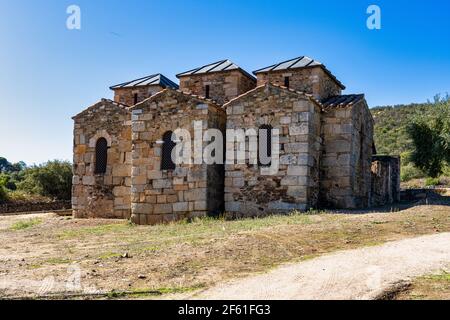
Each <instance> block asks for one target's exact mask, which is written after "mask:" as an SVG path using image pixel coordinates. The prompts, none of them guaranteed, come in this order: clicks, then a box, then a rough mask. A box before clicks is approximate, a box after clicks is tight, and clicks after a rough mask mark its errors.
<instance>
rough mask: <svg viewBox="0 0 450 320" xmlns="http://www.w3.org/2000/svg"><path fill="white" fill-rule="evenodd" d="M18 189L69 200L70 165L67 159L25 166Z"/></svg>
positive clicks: (70, 187)
mask: <svg viewBox="0 0 450 320" xmlns="http://www.w3.org/2000/svg"><path fill="white" fill-rule="evenodd" d="M18 189H20V190H24V191H27V192H29V193H34V194H40V195H43V196H47V197H52V198H55V199H59V200H70V198H71V189H72V165H71V163H70V162H68V161H59V160H54V161H49V162H47V163H44V164H42V165H39V166H33V167H30V168H27V169H26V170H25V171H24V176H23V181H22V182H20V183H19V184H18Z"/></svg>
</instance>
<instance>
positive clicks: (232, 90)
mask: <svg viewBox="0 0 450 320" xmlns="http://www.w3.org/2000/svg"><path fill="white" fill-rule="evenodd" d="M177 78H178V79H180V89H181V90H182V91H183V92H186V93H190V94H194V95H198V96H201V97H204V98H207V99H212V100H214V101H215V102H217V103H218V104H224V103H226V102H228V101H230V100H231V99H233V98H236V97H237V96H239V95H241V94H243V93H245V92H247V91H249V90H251V89H253V88H255V87H256V79H255V78H254V77H253V76H252V75H250V74H249V73H248V72H246V71H245V70H243V69H242V68H240V67H239V66H238V65H236V64H235V63H233V62H231V61H230V60H221V61H218V62H214V63H211V64H208V65H205V66H202V67H199V68H195V69H192V70H189V71H186V72H183V73H180V74H178V75H177Z"/></svg>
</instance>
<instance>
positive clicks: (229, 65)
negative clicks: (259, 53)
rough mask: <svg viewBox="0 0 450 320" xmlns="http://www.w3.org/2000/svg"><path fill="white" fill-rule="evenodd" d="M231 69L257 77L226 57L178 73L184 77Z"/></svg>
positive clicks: (178, 75)
mask: <svg viewBox="0 0 450 320" xmlns="http://www.w3.org/2000/svg"><path fill="white" fill-rule="evenodd" d="M231 70H239V71H241V72H242V73H244V74H245V75H246V76H248V77H250V78H251V79H255V77H253V76H252V75H251V74H249V73H248V72H247V71H245V70H244V69H242V68H241V67H239V66H238V65H237V64H235V63H234V62H232V61H230V60H228V59H225V60H220V61H217V62H214V63H210V64H207V65H205V66H201V67H199V68H195V69H192V70H189V71H185V72H182V73H179V74H177V78H179V77H183V76H193V75H198V74H206V73H213V72H222V71H231Z"/></svg>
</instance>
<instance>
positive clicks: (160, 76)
mask: <svg viewBox="0 0 450 320" xmlns="http://www.w3.org/2000/svg"><path fill="white" fill-rule="evenodd" d="M152 78H155V80H154V81H151V82H150V83H148V84H145V85H146V86H147V85H155V84H161V83H162V82H163V83H164V84H165V85H166V86H172V87H176V88H178V84H177V83H175V82H174V81H172V80H170V79H169V78H168V77H166V76H165V75H163V74H162V73H154V74H151V75H148V76H145V77H141V78H138V79H134V80H131V81H127V82H123V83H119V84H116V85H114V86H111V87H109V88H110V89H111V90H115V89H121V88H127V86H128V85H130V84H133V85H131V86H129V88H132V87H139V86H141V85H142V83H144V82H146V81H148V80H150V79H152Z"/></svg>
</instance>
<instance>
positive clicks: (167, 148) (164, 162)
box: [161, 131, 175, 170]
mask: <svg viewBox="0 0 450 320" xmlns="http://www.w3.org/2000/svg"><path fill="white" fill-rule="evenodd" d="M174 147H175V142H173V141H172V131H167V132H166V133H164V135H163V145H162V153H161V170H174V169H175V163H174V162H173V160H172V150H173V148H174Z"/></svg>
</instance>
